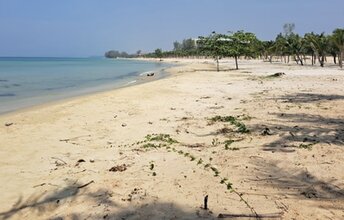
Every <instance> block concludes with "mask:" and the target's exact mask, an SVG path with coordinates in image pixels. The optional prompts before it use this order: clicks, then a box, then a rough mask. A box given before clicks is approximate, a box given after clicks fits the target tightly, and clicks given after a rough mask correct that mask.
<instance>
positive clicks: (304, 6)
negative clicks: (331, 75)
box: [0, 0, 344, 56]
mask: <svg viewBox="0 0 344 220" xmlns="http://www.w3.org/2000/svg"><path fill="white" fill-rule="evenodd" d="M343 4H344V0H327V1H325V0H240V1H238V0H237V1H234V0H0V56H91V55H102V54H103V53H104V52H105V51H106V50H110V49H116V50H121V51H122V50H124V51H128V52H131V53H133V52H136V51H137V50H139V49H141V50H143V51H152V50H154V49H155V48H162V49H164V50H165V49H171V48H172V43H173V41H175V40H179V41H180V40H182V39H184V38H188V37H197V36H200V35H208V34H209V33H210V32H211V31H216V32H222V33H225V32H227V31H231V30H232V31H236V30H245V31H250V32H254V33H256V34H257V36H258V37H259V38H260V39H263V40H269V39H274V38H275V36H276V34H278V33H279V32H282V26H283V24H284V23H295V25H296V30H295V31H296V32H298V33H300V34H304V33H305V32H310V31H315V32H323V31H324V32H326V33H331V32H332V31H333V29H334V28H337V27H341V28H343V27H344V5H343Z"/></svg>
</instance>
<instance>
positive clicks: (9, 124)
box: [5, 123, 13, 127]
mask: <svg viewBox="0 0 344 220" xmlns="http://www.w3.org/2000/svg"><path fill="white" fill-rule="evenodd" d="M11 125H13V123H5V126H6V127H9V126H11Z"/></svg>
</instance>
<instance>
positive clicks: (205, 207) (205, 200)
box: [204, 195, 208, 209]
mask: <svg viewBox="0 0 344 220" xmlns="http://www.w3.org/2000/svg"><path fill="white" fill-rule="evenodd" d="M204 209H208V195H206V196H205V197H204Z"/></svg>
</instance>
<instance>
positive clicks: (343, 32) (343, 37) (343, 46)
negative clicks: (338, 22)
mask: <svg viewBox="0 0 344 220" xmlns="http://www.w3.org/2000/svg"><path fill="white" fill-rule="evenodd" d="M332 41H333V43H334V44H335V45H336V46H337V48H338V49H339V66H340V68H343V59H344V29H339V28H337V29H336V30H334V31H333V35H332Z"/></svg>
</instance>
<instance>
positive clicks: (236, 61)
mask: <svg viewBox="0 0 344 220" xmlns="http://www.w3.org/2000/svg"><path fill="white" fill-rule="evenodd" d="M234 59H235V69H236V70H238V69H239V66H238V57H237V56H234Z"/></svg>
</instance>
